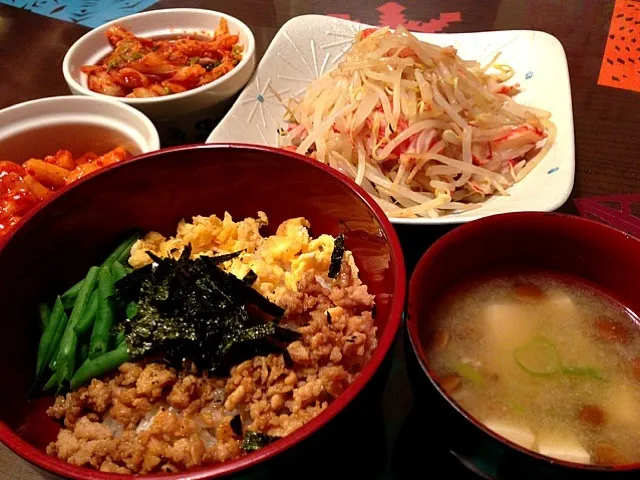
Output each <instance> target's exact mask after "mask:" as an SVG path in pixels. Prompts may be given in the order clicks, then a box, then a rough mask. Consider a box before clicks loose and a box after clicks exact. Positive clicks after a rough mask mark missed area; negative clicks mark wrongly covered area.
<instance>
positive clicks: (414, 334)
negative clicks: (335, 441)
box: [406, 212, 640, 472]
mask: <svg viewBox="0 0 640 480" xmlns="http://www.w3.org/2000/svg"><path fill="white" fill-rule="evenodd" d="M533 220H536V221H537V225H538V226H539V225H540V223H541V222H547V223H546V225H547V227H548V228H549V229H553V228H556V227H557V224H556V222H558V221H562V222H563V223H564V225H563V227H562V228H563V229H564V231H565V232H571V234H572V235H575V236H576V237H583V236H585V233H584V231H583V230H581V229H578V228H573V226H578V225H581V226H583V227H586V228H589V229H591V231H590V233H591V234H592V235H595V236H597V235H598V233H599V232H608V233H610V234H614V235H619V236H620V237H621V238H622V237H624V238H626V239H628V240H631V241H633V242H634V243H635V244H636V245H637V248H638V250H640V240H639V239H637V238H635V237H633V236H632V235H629V234H628V233H626V232H624V231H622V230H619V229H616V228H613V227H610V226H608V225H604V224H602V223H600V222H596V221H594V220H591V219H587V218H582V217H578V216H575V215H567V214H563V213H557V212H514V213H504V214H500V215H493V216H490V217H485V218H481V219H479V220H475V221H473V222H469V223H466V224H464V225H462V226H460V227H458V228H456V229H455V230H452V231H451V232H449V233H447V234H445V235H444V236H442V237H441V238H439V239H438V240H436V241H435V242H434V243H433V245H431V247H429V249H428V250H427V251H426V252H425V253H424V254H423V255H422V257H420V260H419V261H418V263H417V264H416V267H415V269H414V271H413V274H412V275H411V278H410V280H409V296H408V301H407V312H408V315H407V319H406V328H407V333H408V338H409V343H410V344H411V349H412V350H413V353H414V355H415V357H416V358H417V360H418V364H419V365H420V368H421V370H422V372H423V373H424V374H425V376H426V377H427V378H428V380H429V381H430V382H431V384H432V385H433V386H434V387H435V388H436V390H437V391H438V392H439V393H440V395H442V397H443V398H444V399H445V400H446V401H447V402H448V403H449V404H450V405H451V406H452V407H453V408H454V409H455V410H456V411H457V412H458V413H459V414H460V415H461V416H462V417H464V418H465V419H466V420H467V421H468V422H469V423H470V424H473V425H475V427H477V428H478V429H480V430H482V431H483V432H484V433H485V434H487V435H489V436H491V437H493V438H494V439H496V440H497V441H498V442H500V443H503V444H505V445H508V446H509V447H510V448H512V449H514V450H517V451H519V452H521V453H523V454H525V455H527V456H529V457H534V458H536V459H538V460H541V461H543V462H545V463H547V464H549V465H562V466H564V467H568V468H571V469H574V470H590V471H601V472H624V471H633V470H640V462H636V463H629V464H624V465H586V464H582V463H575V462H568V461H564V460H560V459H554V458H551V457H547V456H544V455H541V454H539V453H537V452H534V451H532V450H528V449H526V448H523V447H521V446H520V445H518V444H516V443H513V442H512V441H510V440H508V439H507V438H505V437H503V436H501V435H499V434H497V433H495V432H493V431H492V430H490V429H488V428H487V427H485V425H484V424H483V423H482V422H480V421H479V420H478V419H477V418H475V417H474V416H472V415H471V414H470V413H468V412H467V411H466V410H465V409H464V408H462V407H461V406H460V405H459V404H458V402H456V401H455V400H454V399H453V398H452V397H450V396H449V395H447V393H446V392H445V391H444V389H443V388H442V387H441V386H440V384H439V383H438V381H437V380H436V376H435V374H434V372H433V371H432V369H431V368H430V366H429V362H428V361H427V360H426V355H425V352H424V349H423V348H422V343H421V341H420V334H419V329H418V318H417V317H418V315H417V311H416V310H417V305H419V304H421V303H422V298H423V294H422V284H420V282H418V278H419V277H420V276H422V275H423V274H424V271H425V270H428V269H429V267H430V264H431V263H432V262H433V261H434V259H435V258H436V257H438V255H440V253H441V252H442V251H443V250H444V249H446V248H447V247H448V246H449V245H450V244H454V243H457V242H460V241H465V242H468V243H469V244H470V245H472V244H473V237H474V236H475V235H476V233H477V232H479V231H483V230H487V229H491V228H493V226H495V225H499V224H504V223H510V222H513V223H514V224H516V223H517V224H522V223H529V221H533ZM568 223H570V224H571V225H567V224H568ZM545 228H546V227H545Z"/></svg>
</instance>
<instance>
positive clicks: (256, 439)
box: [242, 431, 280, 452]
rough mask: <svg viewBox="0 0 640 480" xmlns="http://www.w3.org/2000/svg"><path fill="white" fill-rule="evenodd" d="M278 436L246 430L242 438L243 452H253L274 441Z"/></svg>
mask: <svg viewBox="0 0 640 480" xmlns="http://www.w3.org/2000/svg"><path fill="white" fill-rule="evenodd" d="M279 438H280V437H272V436H271V435H267V434H266V433H260V432H252V431H248V432H245V434H244V438H243V439H242V449H243V450H244V451H245V452H255V451H256V450H260V449H261V448H262V447H266V446H267V445H269V444H270V443H273V442H275V441H276V440H278V439H279Z"/></svg>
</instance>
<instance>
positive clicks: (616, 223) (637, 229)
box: [574, 194, 640, 238]
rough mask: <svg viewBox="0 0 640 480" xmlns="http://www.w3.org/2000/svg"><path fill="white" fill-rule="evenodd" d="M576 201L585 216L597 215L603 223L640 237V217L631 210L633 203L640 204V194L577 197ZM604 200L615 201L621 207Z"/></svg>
mask: <svg viewBox="0 0 640 480" xmlns="http://www.w3.org/2000/svg"><path fill="white" fill-rule="evenodd" d="M574 202H575V204H576V206H577V207H578V211H579V212H580V215H582V216H583V217H586V218H591V217H595V218H596V219H598V220H600V221H602V223H606V224H607V225H610V226H612V227H614V228H617V229H619V230H622V231H624V232H627V233H629V234H631V235H633V236H634V237H638V238H640V218H638V217H637V216H636V215H634V214H633V213H632V212H631V205H632V204H634V203H637V204H639V205H640V194H634V195H612V196H608V197H590V198H577V199H575V200H574ZM602 202H607V203H614V204H617V205H619V206H620V208H612V207H610V206H608V205H604V204H603V203H602Z"/></svg>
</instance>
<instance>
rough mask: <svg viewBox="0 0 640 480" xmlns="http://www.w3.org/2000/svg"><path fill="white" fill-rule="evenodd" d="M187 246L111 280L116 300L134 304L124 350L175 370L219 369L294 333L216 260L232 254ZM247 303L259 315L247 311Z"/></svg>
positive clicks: (275, 348) (279, 347)
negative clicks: (156, 358)
mask: <svg viewBox="0 0 640 480" xmlns="http://www.w3.org/2000/svg"><path fill="white" fill-rule="evenodd" d="M191 251H192V250H191V246H190V245H188V246H187V247H185V249H184V250H183V252H182V254H181V255H180V258H178V259H174V258H160V257H157V256H156V255H154V254H153V253H151V252H147V254H148V255H149V257H150V258H151V259H152V260H153V263H152V264H150V265H147V266H145V267H142V268H140V269H137V270H134V271H133V272H132V273H130V274H129V275H127V276H126V277H124V278H122V279H121V280H119V281H118V282H117V283H116V294H117V297H118V299H119V300H120V301H121V303H122V304H123V305H126V304H128V303H129V302H130V301H135V302H137V304H138V308H137V311H136V313H135V315H133V318H128V319H125V320H124V321H123V325H124V331H125V335H126V339H127V346H128V348H129V353H130V354H131V355H132V356H133V357H140V356H143V355H145V354H147V353H158V354H161V356H162V357H163V358H164V359H165V360H166V361H167V362H168V363H170V364H171V365H173V366H175V367H177V368H180V367H181V366H182V365H183V364H184V362H185V361H191V362H193V363H194V364H195V365H196V367H198V368H200V369H201V370H212V371H215V372H216V373H219V374H227V373H228V370H229V368H230V367H231V366H232V365H234V364H236V363H238V362H241V361H243V360H246V359H248V358H252V357H253V356H255V355H261V354H267V353H271V352H282V351H283V350H284V348H286V345H288V344H289V343H290V342H292V341H294V340H297V339H298V338H300V334H299V333H297V332H295V331H293V330H289V329H287V328H284V327H280V326H278V325H277V320H279V319H281V318H282V316H283V315H284V310H283V309H282V308H280V307H279V306H278V305H276V304H274V303H271V302H270V301H269V300H267V299H266V298H265V297H263V296H262V295H260V294H259V293H258V292H257V291H256V290H254V289H253V288H251V286H250V285H248V284H247V283H246V282H245V281H244V280H241V279H239V278H237V277H236V276H235V275H232V274H230V273H227V272H225V271H224V270H222V269H221V268H220V267H219V266H218V265H219V264H220V263H222V262H225V261H228V260H230V259H232V258H235V257H237V256H238V255H240V253H241V252H235V253H232V254H228V255H219V256H217V257H207V256H200V257H197V258H195V259H191ZM248 305H252V306H253V307H257V309H258V313H260V314H266V315H268V316H271V317H274V318H275V319H276V321H267V322H265V321H264V320H262V318H263V317H264V315H258V316H252V315H250V313H249V310H248V309H247V306H248Z"/></svg>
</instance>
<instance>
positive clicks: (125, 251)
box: [62, 233, 140, 308]
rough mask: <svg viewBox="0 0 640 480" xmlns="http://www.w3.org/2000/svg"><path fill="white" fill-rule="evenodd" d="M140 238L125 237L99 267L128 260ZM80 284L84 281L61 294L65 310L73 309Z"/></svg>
mask: <svg viewBox="0 0 640 480" xmlns="http://www.w3.org/2000/svg"><path fill="white" fill-rule="evenodd" d="M139 238H140V234H138V233H134V234H133V235H130V236H129V237H127V239H126V240H124V241H123V242H122V243H120V245H118V247H117V248H116V249H115V250H114V251H113V252H112V253H111V255H109V256H108V257H107V259H106V260H105V261H104V262H103V263H102V265H100V266H101V267H104V266H107V267H111V265H113V264H114V263H115V262H119V263H120V264H121V265H122V264H123V263H124V262H125V261H126V260H128V257H129V252H130V251H131V247H132V246H133V244H134V243H135V242H136V241H137V240H138V239H139ZM82 282H84V279H82V280H80V281H79V282H78V283H76V284H75V285H74V286H73V287H71V288H70V289H69V290H67V291H66V292H64V293H63V294H62V303H63V304H64V307H65V308H71V307H73V305H74V303H75V299H76V297H77V296H78V293H80V289H81V288H82Z"/></svg>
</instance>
